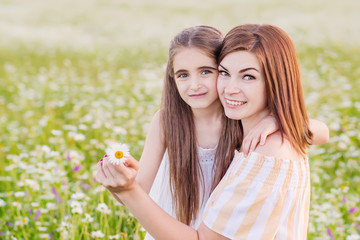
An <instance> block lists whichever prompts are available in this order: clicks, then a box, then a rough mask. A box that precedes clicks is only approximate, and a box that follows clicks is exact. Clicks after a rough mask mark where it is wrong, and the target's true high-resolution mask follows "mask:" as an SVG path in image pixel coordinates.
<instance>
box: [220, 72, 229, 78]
mask: <svg viewBox="0 0 360 240" xmlns="http://www.w3.org/2000/svg"><path fill="white" fill-rule="evenodd" d="M219 74H220V75H221V76H224V77H227V76H229V74H228V73H227V72H225V71H222V70H219Z"/></svg>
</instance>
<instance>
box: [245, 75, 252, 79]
mask: <svg viewBox="0 0 360 240" xmlns="http://www.w3.org/2000/svg"><path fill="white" fill-rule="evenodd" d="M244 79H245V80H254V79H255V77H254V76H251V75H245V76H244Z"/></svg>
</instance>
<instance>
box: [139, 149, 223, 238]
mask: <svg viewBox="0 0 360 240" xmlns="http://www.w3.org/2000/svg"><path fill="white" fill-rule="evenodd" d="M197 150H198V154H199V162H200V167H201V170H202V173H203V176H204V186H202V185H200V206H199V212H198V215H197V217H196V219H193V221H192V222H191V224H190V226H191V227H192V228H194V229H197V228H198V227H199V225H200V223H201V221H202V219H201V216H202V215H203V211H204V207H205V204H206V202H207V200H208V198H209V196H210V193H211V184H212V180H213V179H214V170H215V169H213V166H214V158H215V152H216V147H215V148H210V149H209V148H206V149H204V148H201V147H199V146H198V148H197ZM203 192H204V193H205V194H204V195H203V194H202V193H203ZM149 195H150V197H151V198H152V199H153V200H154V201H155V202H156V203H157V204H158V205H159V206H160V207H161V208H162V209H163V210H164V211H165V212H167V213H168V214H169V215H171V216H173V217H174V218H176V214H175V212H176V211H175V209H174V208H173V204H172V203H173V198H172V196H171V189H170V183H169V156H168V153H167V151H166V152H165V154H164V157H163V159H162V161H161V164H160V167H159V170H158V172H157V174H156V177H155V180H154V183H153V185H152V187H151V190H150V194H149ZM153 239H154V238H153V237H152V236H150V234H148V233H146V236H145V239H144V240H153Z"/></svg>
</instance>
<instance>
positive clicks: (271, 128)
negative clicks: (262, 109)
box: [241, 116, 279, 154]
mask: <svg viewBox="0 0 360 240" xmlns="http://www.w3.org/2000/svg"><path fill="white" fill-rule="evenodd" d="M278 129H279V126H278V125H277V122H276V120H275V118H274V117H273V116H267V117H265V118H263V119H262V120H261V121H260V122H259V123H258V124H257V125H256V126H255V127H254V128H252V129H251V130H250V132H249V133H248V134H247V135H246V136H245V138H244V140H243V142H242V146H241V150H242V152H244V153H245V154H248V153H249V152H253V151H254V150H255V148H256V147H257V146H258V145H259V144H260V145H264V144H265V141H266V138H267V137H268V136H269V135H271V134H272V133H274V132H276V131H277V130H278Z"/></svg>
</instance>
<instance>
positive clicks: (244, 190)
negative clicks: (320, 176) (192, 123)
mask: <svg viewBox="0 0 360 240" xmlns="http://www.w3.org/2000/svg"><path fill="white" fill-rule="evenodd" d="M309 205H310V182H309V165H308V160H307V159H304V160H302V161H299V160H297V161H295V160H288V159H280V158H274V157H268V156H263V155H261V154H258V153H251V154H249V155H248V156H247V157H246V156H245V155H244V154H243V153H239V152H236V153H235V157H234V160H233V162H232V164H231V165H230V167H229V169H228V171H227V172H226V174H225V176H224V178H223V179H222V180H221V182H220V183H219V185H218V186H217V187H216V189H215V190H214V192H213V193H212V195H211V196H210V199H209V200H208V202H207V206H206V208H205V213H204V216H203V221H204V223H205V225H206V226H208V227H209V228H211V229H212V230H214V231H216V232H218V233H220V234H222V235H223V236H225V237H228V238H230V239H251V240H255V239H266V240H268V239H301V240H302V239H306V235H307V226H308V217H309Z"/></svg>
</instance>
